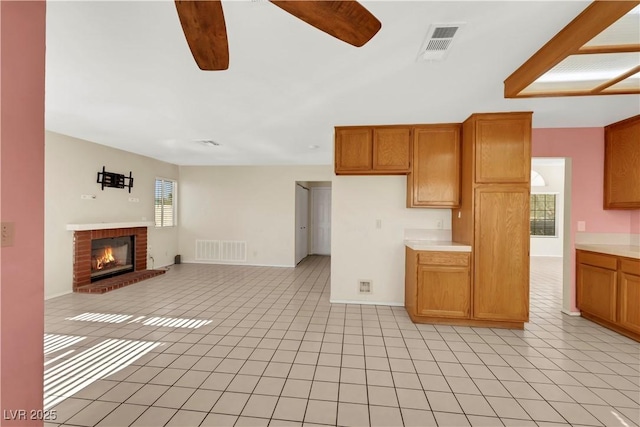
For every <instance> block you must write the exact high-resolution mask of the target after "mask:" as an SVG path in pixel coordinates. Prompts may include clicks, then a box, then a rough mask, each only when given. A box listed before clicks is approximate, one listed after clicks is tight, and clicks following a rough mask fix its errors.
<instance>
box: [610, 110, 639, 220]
mask: <svg viewBox="0 0 640 427" xmlns="http://www.w3.org/2000/svg"><path fill="white" fill-rule="evenodd" d="M604 208H605V209H637V208H640V116H636V117H633V118H631V119H628V120H625V121H623V122H620V123H616V124H613V125H610V126H607V127H606V128H605V150H604Z"/></svg>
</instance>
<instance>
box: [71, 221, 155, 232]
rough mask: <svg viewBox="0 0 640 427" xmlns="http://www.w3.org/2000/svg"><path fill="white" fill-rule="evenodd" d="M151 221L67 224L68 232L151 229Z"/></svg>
mask: <svg viewBox="0 0 640 427" xmlns="http://www.w3.org/2000/svg"><path fill="white" fill-rule="evenodd" d="M153 225H154V223H153V221H138V222H98V223H95V224H67V230H69V231H88V230H109V229H112V228H134V227H152V226H153Z"/></svg>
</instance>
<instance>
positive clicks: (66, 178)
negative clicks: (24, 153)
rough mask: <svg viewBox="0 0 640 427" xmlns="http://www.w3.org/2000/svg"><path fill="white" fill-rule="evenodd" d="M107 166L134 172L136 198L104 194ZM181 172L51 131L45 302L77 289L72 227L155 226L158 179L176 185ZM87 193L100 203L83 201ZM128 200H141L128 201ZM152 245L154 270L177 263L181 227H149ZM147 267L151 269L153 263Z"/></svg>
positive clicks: (107, 191) (47, 160)
mask: <svg viewBox="0 0 640 427" xmlns="http://www.w3.org/2000/svg"><path fill="white" fill-rule="evenodd" d="M102 166H105V167H106V170H107V171H109V172H117V173H121V174H124V175H127V176H128V174H129V171H132V172H133V178H134V185H133V188H132V189H131V194H129V192H128V191H127V189H119V188H105V189H104V191H102V190H101V188H100V184H98V183H97V182H96V174H97V172H98V171H102ZM178 173H179V170H178V166H176V165H172V164H169V163H165V162H161V161H158V160H154V159H151V158H148V157H144V156H140V155H137V154H133V153H129V152H126V151H121V150H116V149H113V148H109V147H106V146H104V145H99V144H94V143H91V142H88V141H84V140H80V139H76V138H71V137H69V136H65V135H61V134H57V133H53V132H46V134H45V298H51V297H54V296H57V295H62V294H65V293H69V292H71V290H72V280H73V276H72V274H73V270H72V267H73V266H72V256H73V232H72V231H67V230H66V225H67V224H82V223H97V222H130V221H143V218H146V220H148V221H153V213H154V212H153V205H154V183H155V178H156V177H157V176H159V177H164V178H171V179H176V180H177V179H178V176H179V175H178ZM178 191H180V183H178ZM83 194H87V195H95V196H96V198H95V199H94V200H82V199H81V198H80V196H81V195H83ZM129 197H134V198H138V199H139V200H140V201H139V202H138V203H133V202H129V201H128V200H129ZM178 197H179V194H178ZM178 203H180V200H179V199H178ZM148 245H149V246H151V247H152V248H153V251H152V255H153V257H154V259H155V267H160V266H165V265H169V264H172V263H173V257H174V255H175V254H176V253H177V249H178V229H177V227H172V228H165V229H156V228H155V227H149V233H148ZM148 262H149V261H148ZM148 268H151V264H150V263H149V265H148Z"/></svg>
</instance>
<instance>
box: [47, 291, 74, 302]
mask: <svg viewBox="0 0 640 427" xmlns="http://www.w3.org/2000/svg"><path fill="white" fill-rule="evenodd" d="M71 293H73V290H68V291H66V292H60V293H59V294H54V295H48V296H46V297H44V300H45V301H47V300H50V299H53V298H58V297H61V296H63V295H68V294H71Z"/></svg>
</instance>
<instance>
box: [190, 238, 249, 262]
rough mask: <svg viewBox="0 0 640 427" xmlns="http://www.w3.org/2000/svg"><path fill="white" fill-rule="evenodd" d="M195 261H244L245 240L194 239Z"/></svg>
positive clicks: (245, 252) (245, 257)
mask: <svg viewBox="0 0 640 427" xmlns="http://www.w3.org/2000/svg"><path fill="white" fill-rule="evenodd" d="M196 261H221V262H225V261H226V262H246V261H247V242H241V241H234V240H196Z"/></svg>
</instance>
